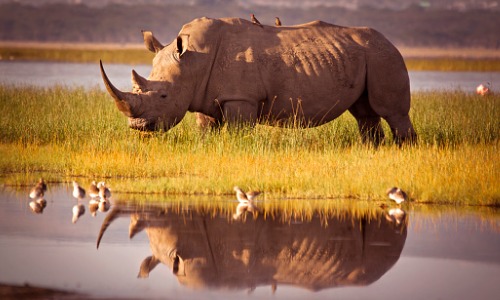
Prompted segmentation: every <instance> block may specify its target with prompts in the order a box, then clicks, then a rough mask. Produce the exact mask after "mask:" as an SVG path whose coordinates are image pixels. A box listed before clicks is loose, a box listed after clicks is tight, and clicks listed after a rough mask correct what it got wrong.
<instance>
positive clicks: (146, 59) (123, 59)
mask: <svg viewBox="0 0 500 300" xmlns="http://www.w3.org/2000/svg"><path fill="white" fill-rule="evenodd" d="M405 51H406V52H408V53H410V55H412V56H408V57H405V62H406V65H407V67H408V69H409V70H415V71H480V72H485V71H490V72H495V71H500V57H499V56H485V57H481V56H480V54H478V53H476V52H470V51H469V52H466V53H471V54H470V55H471V57H464V56H461V55H460V56H453V55H459V52H452V54H450V55H451V56H449V55H446V56H436V54H435V52H432V50H421V52H418V53H421V54H420V55H421V56H418V57H415V56H413V55H415V53H413V52H411V51H409V50H405ZM425 51H427V52H425ZM426 53H428V56H426ZM437 54H438V55H445V54H442V53H441V52H438V53H437ZM487 54H488V55H490V53H489V52H487ZM153 57H154V54H152V53H150V52H149V51H147V50H146V49H145V48H144V47H142V48H138V47H109V46H104V45H103V46H102V48H99V47H96V46H87V47H85V46H82V48H78V47H76V46H75V47H69V46H66V47H62V46H57V45H52V46H51V45H48V46H44V45H36V44H35V45H29V47H28V46H26V47H23V46H13V45H0V58H1V59H2V60H42V61H60V62H83V63H97V62H98V61H99V60H100V59H102V60H103V61H105V62H106V63H126V64H148V65H149V64H151V61H152V59H153Z"/></svg>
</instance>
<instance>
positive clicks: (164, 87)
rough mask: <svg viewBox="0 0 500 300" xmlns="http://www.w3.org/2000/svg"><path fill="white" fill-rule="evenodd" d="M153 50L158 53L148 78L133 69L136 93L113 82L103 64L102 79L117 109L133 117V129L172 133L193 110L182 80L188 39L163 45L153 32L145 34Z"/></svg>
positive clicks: (133, 82) (149, 46)
mask: <svg viewBox="0 0 500 300" xmlns="http://www.w3.org/2000/svg"><path fill="white" fill-rule="evenodd" d="M143 34H144V40H145V43H146V46H147V47H148V49H149V50H151V51H153V52H155V53H157V55H156V57H155V59H154V61H153V69H152V72H151V74H150V76H149V78H148V79H146V78H144V77H142V76H140V75H139V74H137V73H136V72H135V71H134V70H132V85H133V89H132V92H122V91H120V90H119V89H117V88H116V87H115V86H114V85H113V84H112V83H111V81H110V80H109V78H108V76H107V75H106V72H105V71H104V68H103V65H102V61H101V62H100V67H101V76H102V79H103V81H104V85H105V86H106V89H107V91H108V93H109V94H110V95H111V96H112V97H113V99H114V100H115V104H116V107H117V108H118V109H119V110H120V111H121V112H122V113H123V114H124V115H125V116H127V117H128V118H129V126H130V127H131V128H133V129H138V130H143V131H153V130H165V131H166V130H168V129H170V128H172V127H174V126H175V125H177V124H178V123H179V122H180V121H181V120H182V118H183V117H184V115H185V114H186V112H187V110H188V107H189V98H190V95H189V89H186V86H185V83H183V82H182V80H180V79H179V77H180V74H181V67H180V64H181V57H182V56H183V55H184V53H185V52H186V50H187V41H188V40H187V39H188V37H185V36H179V37H178V38H177V40H176V42H174V43H171V44H169V45H167V46H163V45H161V44H160V43H159V42H158V41H157V40H156V39H155V38H154V37H153V36H152V34H150V32H147V31H143Z"/></svg>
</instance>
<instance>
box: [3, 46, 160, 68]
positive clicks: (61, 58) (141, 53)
mask: <svg viewBox="0 0 500 300" xmlns="http://www.w3.org/2000/svg"><path fill="white" fill-rule="evenodd" d="M153 57H154V54H153V53H151V52H149V51H147V50H146V49H144V48H140V49H139V48H115V49H110V48H104V49H93V48H92V49H78V48H45V47H41V48H37V47H32V48H23V47H9V46H4V47H0V58H1V59H3V60H33V61H38V60H41V61H56V62H81V63H95V62H98V61H99V60H100V59H102V60H103V61H106V62H108V63H127V64H151V62H152V60H153Z"/></svg>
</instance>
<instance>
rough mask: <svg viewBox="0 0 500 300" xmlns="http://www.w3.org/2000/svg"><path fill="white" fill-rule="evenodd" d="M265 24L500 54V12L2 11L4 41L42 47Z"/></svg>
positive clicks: (55, 7)
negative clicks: (360, 31)
mask: <svg viewBox="0 0 500 300" xmlns="http://www.w3.org/2000/svg"><path fill="white" fill-rule="evenodd" d="M250 13H255V14H256V16H257V17H258V19H259V20H260V21H261V23H264V24H274V17H275V16H279V17H280V19H281V20H282V22H283V23H284V25H285V26H286V25H293V24H300V23H305V22H309V21H312V20H322V21H325V22H329V23H334V24H338V25H343V26H369V27H372V28H375V29H377V30H378V31H380V32H382V33H383V34H384V35H385V36H386V37H388V38H389V39H390V40H391V41H392V42H394V43H395V44H397V45H399V46H438V47H457V46H459V47H483V48H495V49H498V48H500V35H499V34H498V24H499V23H498V20H499V15H498V11H488V10H477V11H476V10H469V11H465V12H458V11H450V10H436V9H425V8H422V7H410V8H407V9H405V10H399V11H395V10H381V9H374V8H361V9H358V10H347V9H343V8H336V7H314V8H310V9H292V8H285V7H282V8H276V9H275V8H270V7H265V6H256V7H252V8H246V7H242V6H239V5H237V3H235V2H229V3H227V4H225V5H223V4H219V5H209V4H207V5H204V4H198V5H193V6H189V5H149V6H146V5H118V4H112V5H108V6H105V7H102V8H98V7H87V6H85V5H68V4H52V5H42V6H36V7H35V6H29V5H22V4H18V3H9V4H3V5H0V40H4V41H5V40H9V41H23V40H28V41H41V42H100V43H140V42H141V41H142V36H141V33H140V30H141V29H148V30H152V31H153V32H154V33H155V35H156V36H157V37H158V38H159V40H160V41H162V42H163V43H167V42H170V41H171V40H173V38H174V37H175V36H176V34H177V33H178V32H179V31H180V29H181V27H182V25H183V24H185V23H187V22H189V21H191V20H192V19H194V18H197V17H202V16H206V17H212V18H219V17H241V18H249V14H250Z"/></svg>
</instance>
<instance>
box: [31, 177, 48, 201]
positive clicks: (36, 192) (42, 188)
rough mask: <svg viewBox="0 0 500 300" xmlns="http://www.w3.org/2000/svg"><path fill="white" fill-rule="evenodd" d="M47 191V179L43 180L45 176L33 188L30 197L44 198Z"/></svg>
mask: <svg viewBox="0 0 500 300" xmlns="http://www.w3.org/2000/svg"><path fill="white" fill-rule="evenodd" d="M46 191H47V185H46V184H45V181H43V178H40V180H39V181H38V183H37V184H36V185H35V186H34V187H33V188H32V189H31V192H30V198H31V199H39V198H43V196H44V195H45V192H46Z"/></svg>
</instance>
